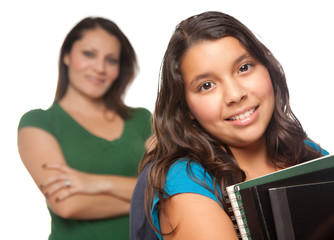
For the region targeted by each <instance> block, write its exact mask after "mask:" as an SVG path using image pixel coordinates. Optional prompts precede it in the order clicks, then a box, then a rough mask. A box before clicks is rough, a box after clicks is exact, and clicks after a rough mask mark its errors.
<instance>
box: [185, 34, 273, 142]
mask: <svg viewBox="0 0 334 240" xmlns="http://www.w3.org/2000/svg"><path fill="white" fill-rule="evenodd" d="M181 70H182V74H183V78H184V81H185V94H186V101H187V104H188V106H189V109H190V111H191V114H192V116H193V117H194V118H196V119H197V121H198V122H199V123H200V124H201V125H202V127H204V128H205V129H206V130H207V131H208V132H209V133H210V134H212V135H213V136H214V137H216V138H217V139H219V140H220V141H222V142H224V143H225V144H227V145H228V146H230V148H233V147H234V148H240V147H241V148H242V147H247V146H251V145H252V144H255V143H256V142H258V141H260V140H263V137H264V132H265V130H266V128H267V126H268V124H269V121H270V119H271V117H272V114H273V110H274V104H275V100H274V91H273V87H272V83H271V79H270V76H269V73H268V70H267V69H266V68H265V67H264V66H263V65H262V64H261V63H260V62H258V61H257V60H256V59H254V58H253V57H252V56H250V54H249V53H248V52H247V51H246V49H245V48H244V47H243V46H242V45H241V44H240V42H239V41H238V40H237V39H236V38H234V37H224V38H221V39H219V40H214V41H203V42H200V43H198V44H195V45H194V46H192V47H191V48H190V49H189V50H188V51H187V52H186V54H185V57H184V59H183V61H182V64H181Z"/></svg>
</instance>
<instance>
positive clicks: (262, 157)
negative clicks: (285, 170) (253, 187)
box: [231, 138, 278, 180]
mask: <svg viewBox="0 0 334 240" xmlns="http://www.w3.org/2000/svg"><path fill="white" fill-rule="evenodd" d="M231 151H232V153H233V156H234V158H235V159H236V161H237V163H238V164H239V167H240V168H241V169H242V170H243V171H244V172H245V173H246V180H250V179H253V178H257V177H260V176H263V175H265V174H269V173H272V172H275V171H277V170H278V169H276V168H275V166H274V164H273V161H272V159H270V158H269V156H268V152H267V149H266V143H265V139H264V138H263V139H261V140H259V141H258V142H257V143H254V144H253V145H251V146H248V147H244V148H231Z"/></svg>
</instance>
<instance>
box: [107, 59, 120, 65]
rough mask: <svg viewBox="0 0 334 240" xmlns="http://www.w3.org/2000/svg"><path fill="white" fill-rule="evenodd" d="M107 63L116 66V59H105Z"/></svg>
mask: <svg viewBox="0 0 334 240" xmlns="http://www.w3.org/2000/svg"><path fill="white" fill-rule="evenodd" d="M107 62H108V63H110V64H118V59H116V58H107Z"/></svg>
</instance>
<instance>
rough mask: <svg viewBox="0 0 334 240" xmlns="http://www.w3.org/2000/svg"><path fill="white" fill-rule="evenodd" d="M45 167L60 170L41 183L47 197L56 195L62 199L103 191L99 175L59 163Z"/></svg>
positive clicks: (58, 198) (45, 168)
mask: <svg viewBox="0 0 334 240" xmlns="http://www.w3.org/2000/svg"><path fill="white" fill-rule="evenodd" d="M43 168H44V170H55V171H57V172H58V174H55V175H53V176H51V177H49V178H48V179H47V180H46V181H45V182H44V183H42V184H41V185H40V189H41V191H42V192H43V194H44V196H45V197H46V198H51V197H55V199H56V201H62V200H64V199H66V198H68V197H70V196H72V195H75V194H78V193H81V194H90V195H93V194H98V193H101V192H102V191H103V190H102V189H101V184H100V181H99V178H98V176H96V175H94V174H88V173H84V172H80V171H78V170H75V169H73V168H70V167H69V166H67V165H63V164H57V163H49V164H44V165H43Z"/></svg>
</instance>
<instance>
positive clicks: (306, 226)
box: [226, 155, 334, 240]
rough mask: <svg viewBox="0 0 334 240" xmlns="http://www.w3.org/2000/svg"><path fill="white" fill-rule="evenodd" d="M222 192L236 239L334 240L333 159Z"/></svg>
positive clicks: (313, 161) (265, 177)
mask: <svg viewBox="0 0 334 240" xmlns="http://www.w3.org/2000/svg"><path fill="white" fill-rule="evenodd" d="M226 190H227V195H228V198H229V203H230V204H231V211H232V213H233V219H232V220H233V221H235V225H236V228H237V229H238V234H239V237H240V239H243V240H250V239H252V240H290V239H291V240H299V239H301V240H308V239H310V240H311V239H312V240H313V239H317V240H320V239H331V238H329V237H328V236H329V235H330V234H332V235H330V236H333V235H334V155H328V156H324V157H320V158H317V159H314V160H311V161H308V162H305V163H301V164H298V165H295V166H293V167H289V168H286V169H283V170H280V171H277V172H274V173H271V174H268V175H265V176H262V177H259V178H256V179H252V180H249V181H245V182H242V183H238V184H235V185H232V186H229V187H227V189H226ZM326 234H327V235H326ZM326 236H327V237H326ZM332 239H334V238H332Z"/></svg>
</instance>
